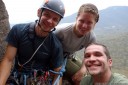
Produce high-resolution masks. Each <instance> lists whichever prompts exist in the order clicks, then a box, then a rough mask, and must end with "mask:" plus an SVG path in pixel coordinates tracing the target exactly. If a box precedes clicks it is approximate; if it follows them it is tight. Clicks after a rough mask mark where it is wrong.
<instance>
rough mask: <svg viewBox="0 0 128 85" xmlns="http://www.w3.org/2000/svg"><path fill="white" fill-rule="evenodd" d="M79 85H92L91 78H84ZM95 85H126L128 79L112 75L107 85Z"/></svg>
mask: <svg viewBox="0 0 128 85" xmlns="http://www.w3.org/2000/svg"><path fill="white" fill-rule="evenodd" d="M80 85H93V79H92V77H91V76H90V75H89V76H86V77H84V78H83V79H82V80H81V82H80ZM97 85H128V78H127V77H126V76H124V75H122V74H118V73H113V74H112V76H111V78H110V80H109V82H108V84H100V83H98V84H97Z"/></svg>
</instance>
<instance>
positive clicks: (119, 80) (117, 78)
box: [112, 73, 128, 85]
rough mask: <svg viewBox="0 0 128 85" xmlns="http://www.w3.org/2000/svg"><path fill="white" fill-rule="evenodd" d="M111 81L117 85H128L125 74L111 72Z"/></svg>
mask: <svg viewBox="0 0 128 85" xmlns="http://www.w3.org/2000/svg"><path fill="white" fill-rule="evenodd" d="M112 75H113V79H112V83H116V84H119V85H122V84H123V85H128V78H127V77H126V76H125V75H122V74H119V73H113V74H112Z"/></svg>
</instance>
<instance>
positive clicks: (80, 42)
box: [55, 24, 96, 54]
mask: <svg viewBox="0 0 128 85" xmlns="http://www.w3.org/2000/svg"><path fill="white" fill-rule="evenodd" d="M74 27H75V25H74V24H71V25H69V26H66V27H62V28H57V29H56V31H55V35H56V36H57V37H58V38H59V40H60V41H61V43H62V46H63V50H64V52H68V53H70V54H73V53H74V52H76V51H79V50H81V49H82V48H84V47H85V48H86V47H87V46H88V45H89V44H90V43H92V42H95V41H96V39H95V34H94V33H93V32H89V33H87V34H86V35H84V36H83V37H80V38H78V37H77V36H76V35H75V33H74V32H73V29H74Z"/></svg>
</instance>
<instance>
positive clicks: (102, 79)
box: [93, 71, 112, 85]
mask: <svg viewBox="0 0 128 85" xmlns="http://www.w3.org/2000/svg"><path fill="white" fill-rule="evenodd" d="M111 75H112V73H111V71H110V72H108V73H106V74H98V75H96V76H93V82H94V85H107V84H108V82H109V80H110V78H111Z"/></svg>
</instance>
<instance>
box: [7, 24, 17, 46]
mask: <svg viewBox="0 0 128 85" xmlns="http://www.w3.org/2000/svg"><path fill="white" fill-rule="evenodd" d="M17 28H18V25H14V26H13V27H12V29H11V30H10V32H9V34H8V35H7V38H6V41H7V42H8V43H9V44H11V45H13V46H14V47H16V48H17V47H18V39H19V38H18V34H17Z"/></svg>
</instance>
